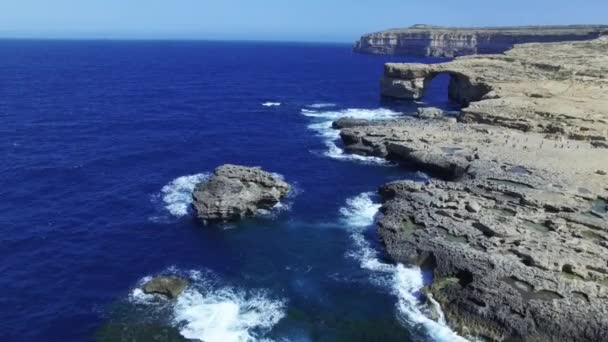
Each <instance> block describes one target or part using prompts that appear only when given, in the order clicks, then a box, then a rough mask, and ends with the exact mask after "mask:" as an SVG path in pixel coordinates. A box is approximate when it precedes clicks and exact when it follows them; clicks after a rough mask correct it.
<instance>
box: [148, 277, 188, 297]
mask: <svg viewBox="0 0 608 342" xmlns="http://www.w3.org/2000/svg"><path fill="white" fill-rule="evenodd" d="M188 284H189V282H188V280H186V279H183V278H180V277H176V276H158V277H154V278H152V279H151V280H150V281H148V282H146V283H145V284H144V285H143V287H142V290H143V291H144V293H147V294H158V295H162V296H165V297H167V298H170V299H174V298H177V296H179V295H180V294H181V293H182V292H184V290H185V289H186V287H187V286H188Z"/></svg>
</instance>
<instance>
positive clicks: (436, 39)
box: [354, 25, 608, 57]
mask: <svg viewBox="0 0 608 342" xmlns="http://www.w3.org/2000/svg"><path fill="white" fill-rule="evenodd" d="M605 34H608V26H606V25H573V26H522V27H485V28H484V27H481V28H462V27H441V26H432V25H414V26H411V27H409V28H406V29H392V30H386V31H382V32H376V33H370V34H365V35H363V36H362V37H361V39H359V41H357V42H356V43H355V46H354V51H355V52H359V53H368V54H381V55H398V56H410V57H457V56H464V55H472V54H495V53H502V52H504V51H506V50H508V49H510V48H512V47H513V46H514V45H515V44H522V43H547V42H563V41H576V40H589V39H595V38H598V37H600V36H602V35H605Z"/></svg>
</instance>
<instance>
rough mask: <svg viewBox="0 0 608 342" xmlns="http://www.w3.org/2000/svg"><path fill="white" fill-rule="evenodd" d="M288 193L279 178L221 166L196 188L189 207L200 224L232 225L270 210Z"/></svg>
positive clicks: (259, 171)
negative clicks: (218, 223)
mask: <svg viewBox="0 0 608 342" xmlns="http://www.w3.org/2000/svg"><path fill="white" fill-rule="evenodd" d="M290 189H291V187H290V186H289V184H287V183H285V181H283V180H282V179H281V177H280V176H278V175H275V174H271V173H268V172H266V171H263V170H262V169H261V168H259V167H245V166H238V165H223V166H220V167H218V168H217V169H216V170H215V171H214V173H213V176H212V177H211V178H210V179H209V180H207V181H205V182H202V183H200V184H198V185H197V186H196V188H195V190H194V193H193V199H194V201H193V205H194V208H195V209H196V214H197V217H198V218H199V219H201V220H203V221H204V222H209V223H212V222H228V221H236V220H239V219H242V218H244V217H246V216H254V215H255V214H256V213H258V212H259V211H260V210H269V209H271V208H272V207H274V206H275V205H276V204H277V203H279V201H280V200H281V199H282V198H283V197H285V196H286V195H287V194H288V193H289V191H290Z"/></svg>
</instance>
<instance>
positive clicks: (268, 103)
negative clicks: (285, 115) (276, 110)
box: [262, 102, 281, 107]
mask: <svg viewBox="0 0 608 342" xmlns="http://www.w3.org/2000/svg"><path fill="white" fill-rule="evenodd" d="M280 105H281V102H264V103H262V106H264V107H278V106H280Z"/></svg>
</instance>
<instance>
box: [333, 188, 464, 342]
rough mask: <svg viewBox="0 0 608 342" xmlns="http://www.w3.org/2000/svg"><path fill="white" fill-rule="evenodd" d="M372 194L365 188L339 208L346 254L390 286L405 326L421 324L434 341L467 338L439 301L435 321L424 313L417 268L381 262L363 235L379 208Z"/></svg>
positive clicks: (400, 319)
mask: <svg viewBox="0 0 608 342" xmlns="http://www.w3.org/2000/svg"><path fill="white" fill-rule="evenodd" d="M373 196H374V194H373V193H369V192H366V193H362V194H360V195H358V196H355V197H352V198H349V199H347V201H346V205H345V206H344V207H342V208H341V209H340V215H341V221H342V223H343V224H344V225H346V226H347V227H348V229H349V230H350V232H351V238H352V240H353V243H354V247H355V248H354V249H353V250H352V252H351V253H350V254H349V256H350V257H352V258H354V259H355V260H357V261H358V262H359V264H360V265H361V267H362V268H364V269H367V270H370V271H373V272H374V277H373V278H374V279H375V280H376V281H377V282H379V283H380V284H381V285H383V286H386V287H387V288H389V289H390V291H391V292H392V293H393V295H395V296H396V297H397V304H396V308H397V319H398V320H399V321H400V322H401V323H402V324H403V325H404V326H406V327H412V326H414V327H415V326H422V327H424V328H425V331H426V332H427V333H428V335H429V337H431V338H433V339H434V340H436V341H445V342H448V341H449V342H452V341H461V342H464V341H467V340H466V339H464V338H462V337H461V336H459V335H457V334H456V333H455V332H453V331H452V330H451V329H450V328H449V327H448V326H447V324H446V323H445V320H444V319H442V317H443V313H442V312H441V308H439V307H438V305H433V306H434V309H436V310H437V311H438V312H439V317H440V319H439V320H438V321H434V320H432V319H430V318H429V317H428V316H427V315H426V314H425V312H428V311H429V309H430V308H429V307H428V306H426V305H424V304H422V303H421V302H420V301H419V299H418V294H419V292H420V290H421V289H422V287H423V286H424V282H423V276H422V271H421V270H420V268H418V267H406V266H404V265H402V264H398V265H393V264H388V263H384V262H382V260H380V258H379V256H378V252H377V251H376V250H375V249H374V248H373V247H372V246H371V245H370V243H369V242H368V241H367V239H366V238H365V235H364V232H365V231H366V230H367V229H369V228H370V226H372V225H373V224H374V217H375V216H376V215H377V214H378V209H379V208H380V205H379V204H378V203H376V202H374V200H373Z"/></svg>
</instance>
